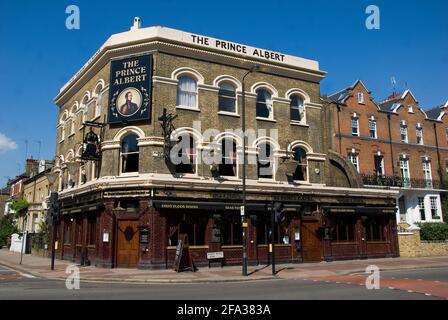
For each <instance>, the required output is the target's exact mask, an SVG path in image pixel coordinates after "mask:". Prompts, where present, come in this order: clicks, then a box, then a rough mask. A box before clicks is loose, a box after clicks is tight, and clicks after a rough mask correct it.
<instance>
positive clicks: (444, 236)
mask: <svg viewBox="0 0 448 320" xmlns="http://www.w3.org/2000/svg"><path fill="white" fill-rule="evenodd" d="M418 226H419V227H420V228H421V230H420V238H421V239H422V240H425V241H437V240H448V224H447V223H419V225H418Z"/></svg>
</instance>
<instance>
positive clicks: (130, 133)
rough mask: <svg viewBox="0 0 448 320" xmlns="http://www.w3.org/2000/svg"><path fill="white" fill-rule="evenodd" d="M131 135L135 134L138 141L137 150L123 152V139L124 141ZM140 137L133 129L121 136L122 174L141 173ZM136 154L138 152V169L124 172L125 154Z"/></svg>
mask: <svg viewBox="0 0 448 320" xmlns="http://www.w3.org/2000/svg"><path fill="white" fill-rule="evenodd" d="M131 135H133V136H135V139H136V142H137V144H136V146H137V151H132V152H126V153H123V152H122V150H123V141H124V139H126V138H127V137H129V136H131ZM138 139H139V136H138V134H137V133H135V132H132V131H131V132H128V133H126V134H124V135H123V137H122V138H121V141H120V176H126V175H136V174H139V172H140V147H139V145H138V144H139V142H138ZM134 154H137V159H138V160H137V171H130V172H123V156H124V155H126V156H129V155H134Z"/></svg>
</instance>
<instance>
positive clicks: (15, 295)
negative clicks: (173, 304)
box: [0, 266, 448, 300]
mask: <svg viewBox="0 0 448 320" xmlns="http://www.w3.org/2000/svg"><path fill="white" fill-rule="evenodd" d="M383 278H387V279H391V280H390V281H396V279H400V283H401V282H403V283H404V284H406V285H408V286H409V285H410V286H415V287H416V288H415V289H414V290H407V289H403V290H399V289H396V288H390V287H389V286H384V287H381V289H379V290H367V289H366V287H365V285H364V281H365V276H363V278H362V279H363V282H361V281H360V282H359V283H358V284H356V283H355V282H356V281H353V279H354V278H353V277H352V278H350V279H352V280H351V283H350V284H347V276H340V277H336V278H335V277H333V278H332V279H328V278H322V279H295V280H293V279H286V280H265V281H254V282H238V283H214V284H166V285H163V284H125V283H120V284H118V283H88V282H82V281H81V286H80V289H79V290H68V289H67V288H66V286H65V282H64V281H57V280H47V279H39V278H30V277H29V276H28V275H26V274H20V273H18V272H14V271H11V270H10V269H8V268H5V267H2V266H0V300H8V299H20V300H24V299H25V300H27V299H62V300H65V299H68V300H70V299H75V300H86V299H105V300H113V299H130V300H142V299H145V300H178V299H180V300H184V299H188V300H248V299H254V300H319V299H321V300H336V299H342V300H384V299H386V300H420V299H425V300H440V299H442V300H446V299H447V298H448V295H446V296H443V295H444V293H443V295H441V296H438V297H437V296H433V295H432V296H429V295H425V294H424V292H415V291H418V288H417V287H418V285H419V284H421V283H437V284H439V285H442V286H444V287H446V288H447V291H448V270H447V269H422V270H407V271H394V272H384V273H382V274H381V279H382V281H383ZM392 279H395V280H392ZM384 281H385V280H384Z"/></svg>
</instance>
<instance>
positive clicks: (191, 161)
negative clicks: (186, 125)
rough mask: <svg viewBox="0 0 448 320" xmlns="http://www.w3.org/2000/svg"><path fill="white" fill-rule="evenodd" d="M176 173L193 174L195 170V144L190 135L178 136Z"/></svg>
mask: <svg viewBox="0 0 448 320" xmlns="http://www.w3.org/2000/svg"><path fill="white" fill-rule="evenodd" d="M177 149H178V152H177V156H178V159H176V160H177V161H176V173H180V174H187V173H190V174H194V173H195V172H196V145H195V141H194V139H193V137H192V136H189V135H183V136H180V137H179V139H178V142H177Z"/></svg>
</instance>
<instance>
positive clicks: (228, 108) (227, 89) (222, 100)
mask: <svg viewBox="0 0 448 320" xmlns="http://www.w3.org/2000/svg"><path fill="white" fill-rule="evenodd" d="M218 97H219V111H224V112H231V113H236V89H235V87H234V86H233V85H232V84H230V83H229V82H221V83H220V84H219V93H218Z"/></svg>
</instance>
